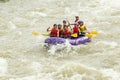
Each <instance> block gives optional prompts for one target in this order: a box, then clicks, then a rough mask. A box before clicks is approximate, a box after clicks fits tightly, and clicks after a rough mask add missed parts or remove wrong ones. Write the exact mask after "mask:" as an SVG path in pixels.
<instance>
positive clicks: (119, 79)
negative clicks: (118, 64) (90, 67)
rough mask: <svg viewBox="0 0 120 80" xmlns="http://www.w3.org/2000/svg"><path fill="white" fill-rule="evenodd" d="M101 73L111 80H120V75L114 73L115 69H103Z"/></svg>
mask: <svg viewBox="0 0 120 80" xmlns="http://www.w3.org/2000/svg"><path fill="white" fill-rule="evenodd" d="M101 72H102V73H103V74H104V76H107V77H110V80H120V73H118V72H116V71H114V70H113V69H102V70H101Z"/></svg>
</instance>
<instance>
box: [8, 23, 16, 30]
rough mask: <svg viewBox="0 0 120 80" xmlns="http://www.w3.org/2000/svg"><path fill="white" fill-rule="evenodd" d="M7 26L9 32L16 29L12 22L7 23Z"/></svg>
mask: <svg viewBox="0 0 120 80" xmlns="http://www.w3.org/2000/svg"><path fill="white" fill-rule="evenodd" d="M9 25H10V29H11V30H15V29H16V25H15V24H13V22H12V21H9Z"/></svg>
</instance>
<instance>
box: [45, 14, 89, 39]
mask: <svg viewBox="0 0 120 80" xmlns="http://www.w3.org/2000/svg"><path fill="white" fill-rule="evenodd" d="M71 26H72V27H71ZM86 31H87V28H86V26H85V24H84V22H83V21H81V20H79V16H75V21H74V23H73V24H70V22H69V21H68V20H67V19H66V20H63V24H54V25H53V27H52V28H50V27H48V28H47V32H50V34H49V35H50V37H60V38H78V37H79V36H84V35H85V33H86Z"/></svg>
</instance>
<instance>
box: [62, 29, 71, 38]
mask: <svg viewBox="0 0 120 80" xmlns="http://www.w3.org/2000/svg"><path fill="white" fill-rule="evenodd" d="M70 37H71V32H70V31H69V30H64V33H63V38H70Z"/></svg>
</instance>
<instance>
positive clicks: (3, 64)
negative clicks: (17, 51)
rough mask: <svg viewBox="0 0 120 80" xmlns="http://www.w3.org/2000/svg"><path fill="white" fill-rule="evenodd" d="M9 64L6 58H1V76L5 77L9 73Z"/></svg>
mask: <svg viewBox="0 0 120 80" xmlns="http://www.w3.org/2000/svg"><path fill="white" fill-rule="evenodd" d="M7 67H8V63H7V60H6V59H4V58H0V76H2V75H4V74H5V73H6V72H7Z"/></svg>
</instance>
